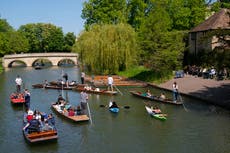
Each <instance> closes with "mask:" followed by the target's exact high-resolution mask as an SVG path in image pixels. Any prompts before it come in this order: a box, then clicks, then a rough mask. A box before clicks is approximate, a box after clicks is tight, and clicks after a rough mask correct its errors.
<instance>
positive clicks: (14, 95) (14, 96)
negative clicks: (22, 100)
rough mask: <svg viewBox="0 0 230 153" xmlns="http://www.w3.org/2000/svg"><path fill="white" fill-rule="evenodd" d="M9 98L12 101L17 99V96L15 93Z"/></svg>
mask: <svg viewBox="0 0 230 153" xmlns="http://www.w3.org/2000/svg"><path fill="white" fill-rule="evenodd" d="M10 98H12V99H17V98H18V95H17V93H15V92H14V93H12V94H11V95H10Z"/></svg>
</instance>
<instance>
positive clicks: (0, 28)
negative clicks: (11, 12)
mask: <svg viewBox="0 0 230 153" xmlns="http://www.w3.org/2000/svg"><path fill="white" fill-rule="evenodd" d="M9 31H13V28H12V27H11V26H10V25H9V23H8V22H7V20H6V19H1V18H0V32H9Z"/></svg>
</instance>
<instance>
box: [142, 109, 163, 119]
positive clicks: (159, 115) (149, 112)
mask: <svg viewBox="0 0 230 153" xmlns="http://www.w3.org/2000/svg"><path fill="white" fill-rule="evenodd" d="M145 109H146V111H147V112H148V114H149V115H150V116H152V117H154V118H156V119H159V120H162V121H165V120H166V119H167V118H166V117H165V116H166V114H156V113H154V112H153V110H152V109H151V108H150V107H148V106H145Z"/></svg>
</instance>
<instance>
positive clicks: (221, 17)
mask: <svg viewBox="0 0 230 153" xmlns="http://www.w3.org/2000/svg"><path fill="white" fill-rule="evenodd" d="M213 29H230V10H229V9H221V10H220V11H219V12H216V13H215V14H213V15H212V16H210V17H209V18H208V19H207V20H205V21H204V22H203V23H201V24H200V25H198V26H196V27H195V28H193V29H192V30H191V31H190V32H199V31H207V30H213Z"/></svg>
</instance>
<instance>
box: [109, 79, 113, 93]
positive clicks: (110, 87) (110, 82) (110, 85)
mask: <svg viewBox="0 0 230 153" xmlns="http://www.w3.org/2000/svg"><path fill="white" fill-rule="evenodd" d="M110 89H111V91H113V77H112V76H111V75H109V77H108V90H110Z"/></svg>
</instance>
